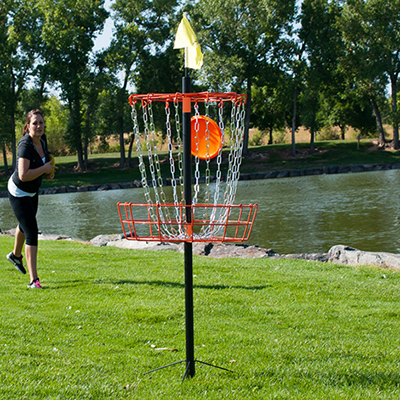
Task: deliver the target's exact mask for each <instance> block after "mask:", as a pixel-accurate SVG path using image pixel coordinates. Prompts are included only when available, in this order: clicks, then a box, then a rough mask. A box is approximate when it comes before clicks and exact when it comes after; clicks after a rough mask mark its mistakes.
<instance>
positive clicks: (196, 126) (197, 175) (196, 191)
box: [192, 101, 200, 204]
mask: <svg viewBox="0 0 400 400" xmlns="http://www.w3.org/2000/svg"><path fill="white" fill-rule="evenodd" d="M199 116H200V112H199V104H198V103H197V101H196V103H195V104H194V117H195V123H194V131H195V157H194V165H195V170H194V180H195V184H194V187H193V190H194V195H193V200H192V204H197V201H198V195H199V191H200V159H199V129H200V124H199Z"/></svg>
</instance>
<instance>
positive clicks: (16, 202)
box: [7, 110, 56, 288]
mask: <svg viewBox="0 0 400 400" xmlns="http://www.w3.org/2000/svg"><path fill="white" fill-rule="evenodd" d="M55 168H56V167H54V166H53V165H52V164H51V161H50V154H49V151H48V149H47V140H46V136H45V135H44V121H43V115H42V112H41V111H40V110H32V111H29V113H28V114H27V116H26V125H25V126H24V136H22V138H21V140H20V141H19V143H18V150H17V167H16V169H15V171H14V173H13V174H12V176H11V178H10V179H9V181H8V197H9V199H10V203H11V207H12V209H13V211H14V214H15V216H16V217H17V220H18V223H19V225H18V227H17V230H16V232H15V242H14V250H13V251H12V252H11V253H10V254H8V255H7V259H8V260H9V261H10V262H11V263H12V264H13V265H14V266H15V268H17V270H18V271H20V272H21V273H23V274H26V271H25V268H24V265H23V262H22V248H23V246H24V242H25V241H26V245H25V256H26V262H27V266H28V271H29V275H30V284H29V285H28V287H29V288H42V286H41V284H40V281H39V277H38V275H37V251H38V226H37V221H36V213H37V208H38V200H39V188H40V185H41V183H42V177H43V175H44V174H46V176H47V177H48V179H53V177H54V170H55Z"/></svg>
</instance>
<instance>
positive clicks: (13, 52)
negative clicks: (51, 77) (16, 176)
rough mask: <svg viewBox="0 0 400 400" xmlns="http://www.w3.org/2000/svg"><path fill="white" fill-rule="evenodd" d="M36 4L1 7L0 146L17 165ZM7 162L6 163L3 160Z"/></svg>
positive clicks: (22, 0) (10, 0)
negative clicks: (18, 130) (20, 109)
mask: <svg viewBox="0 0 400 400" xmlns="http://www.w3.org/2000/svg"><path fill="white" fill-rule="evenodd" d="M38 15H39V12H38V10H37V7H36V4H35V3H34V2H31V1H27V0H19V1H17V0H6V1H3V2H2V3H1V4H0V22H1V23H0V98H1V100H0V111H1V113H2V115H3V118H2V121H1V122H0V129H1V132H2V140H1V142H2V143H1V145H2V147H3V149H2V150H3V154H5V149H6V145H8V146H9V147H10V148H11V151H12V155H13V161H12V169H14V167H15V163H16V131H15V129H16V128H15V127H16V117H18V118H22V117H23V116H22V115H17V104H18V101H19V100H20V99H21V94H22V91H23V89H24V88H25V87H26V84H27V82H28V79H29V77H30V76H31V74H32V73H33V71H34V66H35V59H36V54H37V51H38V46H39V41H38V40H37V37H40V27H39V24H38V23H37V18H38ZM5 162H6V160H5Z"/></svg>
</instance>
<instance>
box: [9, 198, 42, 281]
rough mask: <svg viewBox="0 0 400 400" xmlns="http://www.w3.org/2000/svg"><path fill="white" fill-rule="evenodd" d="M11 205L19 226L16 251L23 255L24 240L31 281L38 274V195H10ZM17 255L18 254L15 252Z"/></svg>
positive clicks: (15, 245) (16, 236) (16, 235)
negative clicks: (16, 196) (17, 196)
mask: <svg viewBox="0 0 400 400" xmlns="http://www.w3.org/2000/svg"><path fill="white" fill-rule="evenodd" d="M10 200H11V206H12V208H13V211H14V213H15V215H16V217H17V219H18V222H19V226H18V228H17V231H16V233H15V242H14V251H15V252H19V255H21V252H22V247H23V244H24V241H26V244H25V257H26V263H27V267H28V271H29V275H30V277H31V282H32V281H33V280H35V279H37V278H38V276H37V253H38V226H37V221H36V213H37V209H38V195H36V196H34V197H19V198H15V197H12V196H10ZM14 255H15V256H17V255H18V254H16V253H14Z"/></svg>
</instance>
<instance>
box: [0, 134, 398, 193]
mask: <svg viewBox="0 0 400 400" xmlns="http://www.w3.org/2000/svg"><path fill="white" fill-rule="evenodd" d="M308 148H309V145H308V144H307V143H299V144H297V146H296V149H297V156H296V157H292V156H291V150H290V149H291V148H290V145H288V144H283V145H270V146H259V147H251V148H250V152H249V156H248V157H247V158H245V159H244V160H243V162H242V165H241V169H240V170H241V172H243V173H246V172H258V171H271V170H282V169H306V168H311V167H320V166H330V165H349V164H374V163H394V162H400V152H398V151H397V152H395V151H388V150H386V151H384V150H378V149H377V148H376V146H374V145H373V144H372V142H371V141H367V140H365V141H361V143H360V148H359V149H358V148H357V142H356V141H338V140H337V141H328V142H317V143H316V152H315V153H314V154H310V153H309V151H308ZM134 156H135V158H134V160H133V163H134V164H135V165H134V166H133V168H131V169H124V170H121V169H120V168H119V154H116V153H113V154H94V155H91V156H90V158H89V160H90V166H89V170H88V171H87V172H84V173H77V172H76V171H75V170H74V167H75V166H76V156H70V157H57V159H56V162H57V165H58V167H59V169H58V170H57V174H56V178H55V179H54V180H52V181H44V183H43V187H55V186H68V185H77V186H81V185H87V184H102V183H115V182H127V181H132V180H134V179H139V178H140V175H139V170H138V168H137V158H136V154H134ZM162 167H163V168H168V165H167V163H166V164H163V165H162ZM3 169H4V166H3V165H1V164H0V191H2V190H5V188H6V183H7V177H5V176H4V174H1V172H2V171H3Z"/></svg>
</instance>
